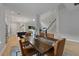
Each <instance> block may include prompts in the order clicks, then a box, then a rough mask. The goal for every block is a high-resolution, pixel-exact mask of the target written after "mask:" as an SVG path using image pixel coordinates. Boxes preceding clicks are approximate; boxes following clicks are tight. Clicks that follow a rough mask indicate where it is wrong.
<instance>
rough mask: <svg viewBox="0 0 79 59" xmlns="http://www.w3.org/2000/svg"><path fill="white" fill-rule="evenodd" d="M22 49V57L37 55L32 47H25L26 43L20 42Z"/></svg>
mask: <svg viewBox="0 0 79 59" xmlns="http://www.w3.org/2000/svg"><path fill="white" fill-rule="evenodd" d="M19 44H20V49H21V54H22V56H31V55H33V54H34V53H35V49H34V48H33V47H32V46H28V47H27V46H25V43H24V42H22V40H19Z"/></svg>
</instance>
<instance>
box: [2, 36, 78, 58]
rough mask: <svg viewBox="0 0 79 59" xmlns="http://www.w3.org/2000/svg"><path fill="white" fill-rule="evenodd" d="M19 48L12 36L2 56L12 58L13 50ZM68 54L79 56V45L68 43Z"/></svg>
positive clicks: (66, 48)
mask: <svg viewBox="0 0 79 59" xmlns="http://www.w3.org/2000/svg"><path fill="white" fill-rule="evenodd" d="M15 46H18V40H17V38H16V36H12V37H10V38H9V39H8V43H7V44H6V48H5V50H4V52H3V53H2V56H10V53H11V50H12V49H13V48H14V47H15ZM65 52H68V53H70V54H72V55H74V56H79V43H76V42H71V41H66V43H65V49H64V53H65Z"/></svg>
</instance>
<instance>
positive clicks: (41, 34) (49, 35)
mask: <svg viewBox="0 0 79 59" xmlns="http://www.w3.org/2000/svg"><path fill="white" fill-rule="evenodd" d="M44 35H45V33H43V32H41V33H40V36H41V37H44ZM47 37H48V38H54V34H51V33H47Z"/></svg>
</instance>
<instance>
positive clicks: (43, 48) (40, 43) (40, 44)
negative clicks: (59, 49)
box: [25, 36, 55, 56]
mask: <svg viewBox="0 0 79 59" xmlns="http://www.w3.org/2000/svg"><path fill="white" fill-rule="evenodd" d="M25 39H27V41H28V42H29V44H31V45H32V47H33V48H34V49H35V50H36V51H37V56H42V55H45V54H46V52H48V51H49V50H50V49H52V48H53V49H54V47H53V44H54V43H55V41H52V40H49V39H48V38H44V37H40V36H37V37H35V38H34V37H33V36H27V37H26V38H25Z"/></svg>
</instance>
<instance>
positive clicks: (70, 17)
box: [59, 4, 79, 40]
mask: <svg viewBox="0 0 79 59" xmlns="http://www.w3.org/2000/svg"><path fill="white" fill-rule="evenodd" d="M67 7H68V8H67ZM72 7H73V8H72ZM59 32H60V33H61V34H64V35H69V36H79V5H78V6H77V7H75V6H73V4H70V5H68V6H66V5H65V4H61V5H60V6H59ZM75 40H79V39H75Z"/></svg>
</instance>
